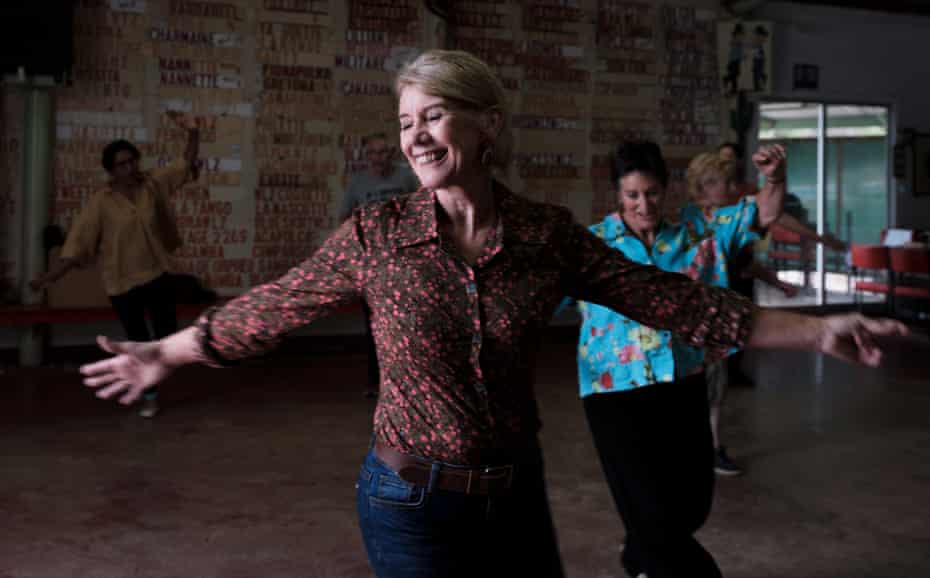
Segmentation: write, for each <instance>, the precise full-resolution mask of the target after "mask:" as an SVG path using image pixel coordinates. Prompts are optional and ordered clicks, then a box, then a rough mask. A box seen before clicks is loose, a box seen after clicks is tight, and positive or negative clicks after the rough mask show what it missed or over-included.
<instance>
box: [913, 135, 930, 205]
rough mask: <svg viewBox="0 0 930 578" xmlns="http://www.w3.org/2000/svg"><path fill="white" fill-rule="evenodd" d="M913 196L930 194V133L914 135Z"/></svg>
mask: <svg viewBox="0 0 930 578" xmlns="http://www.w3.org/2000/svg"><path fill="white" fill-rule="evenodd" d="M913 142H914V189H913V191H914V196H925V195H930V134H920V133H917V134H915V135H914V141H913Z"/></svg>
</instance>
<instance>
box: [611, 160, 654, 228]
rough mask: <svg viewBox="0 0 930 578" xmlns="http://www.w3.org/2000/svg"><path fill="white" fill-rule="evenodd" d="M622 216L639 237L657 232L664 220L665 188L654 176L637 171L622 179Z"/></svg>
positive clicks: (620, 197)
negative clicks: (660, 222)
mask: <svg viewBox="0 0 930 578" xmlns="http://www.w3.org/2000/svg"><path fill="white" fill-rule="evenodd" d="M618 196H619V201H620V216H621V217H623V222H624V223H626V225H627V227H629V228H631V229H633V232H634V233H636V234H637V235H640V236H641V235H642V234H643V233H647V232H652V231H655V229H656V227H658V226H659V221H660V220H661V219H662V203H663V201H664V200H665V187H663V186H662V184H661V183H660V182H659V181H658V180H657V179H656V178H655V177H654V176H652V175H650V174H647V173H641V172H639V171H635V172H632V173H627V174H626V175H624V176H623V177H621V178H620V191H619V193H618Z"/></svg>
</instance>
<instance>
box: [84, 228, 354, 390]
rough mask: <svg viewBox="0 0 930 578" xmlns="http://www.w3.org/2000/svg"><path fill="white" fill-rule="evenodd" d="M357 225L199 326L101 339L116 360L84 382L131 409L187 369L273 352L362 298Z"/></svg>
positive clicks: (89, 370)
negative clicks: (137, 338)
mask: <svg viewBox="0 0 930 578" xmlns="http://www.w3.org/2000/svg"><path fill="white" fill-rule="evenodd" d="M357 225H358V223H357V222H356V221H355V220H349V221H347V222H346V223H344V224H343V225H342V226H341V227H340V228H339V229H338V230H337V231H336V232H335V233H334V234H333V235H332V236H331V237H330V238H329V239H327V240H326V243H324V245H323V246H322V247H321V248H320V249H319V250H318V251H317V252H316V253H315V254H314V255H313V256H312V257H311V258H309V259H307V260H306V261H304V262H303V263H301V264H300V265H299V266H298V267H294V268H293V269H291V270H290V271H289V272H288V273H287V274H286V275H284V276H283V277H281V278H280V279H277V280H275V281H272V282H270V283H266V284H264V285H260V286H258V287H255V288H253V289H251V290H250V291H248V292H247V293H245V294H243V295H240V296H239V297H237V298H236V299H233V300H232V301H230V302H229V303H227V304H226V305H224V306H223V307H220V308H214V309H211V310H209V311H208V312H207V313H205V314H204V315H202V316H201V317H200V319H199V320H198V321H197V322H196V323H195V325H194V327H190V328H188V329H184V330H182V331H179V332H177V333H174V334H173V335H170V336H168V337H166V338H164V339H161V340H158V341H152V342H146V343H134V342H114V341H110V340H109V339H106V338H104V337H100V338H98V339H97V342H98V344H99V345H100V347H101V348H102V349H103V350H104V351H106V352H107V353H112V354H113V355H114V357H111V358H110V359H106V360H104V361H100V362H97V363H92V364H89V365H85V366H82V367H81V373H83V374H84V375H85V380H84V383H85V384H86V385H88V386H90V387H98V388H102V389H100V390H99V392H98V393H97V395H98V396H99V397H103V398H110V397H113V396H116V395H119V396H120V401H121V402H122V403H132V402H133V401H134V400H136V399H137V398H138V397H139V395H140V394H141V393H142V392H143V391H145V390H146V389H148V388H150V387H152V386H154V385H155V384H156V383H158V382H159V381H161V380H163V379H164V378H165V377H167V376H168V375H169V374H170V373H171V372H172V371H174V370H175V369H177V368H178V367H181V366H183V365H189V364H192V363H205V364H208V365H214V366H218V365H222V364H224V363H228V362H234V361H235V360H238V359H242V358H245V357H250V356H257V355H261V354H262V353H265V352H267V351H269V350H271V349H273V348H274V347H275V346H276V345H277V343H278V342H279V341H280V340H281V339H283V337H284V336H285V335H286V334H287V333H289V332H291V331H293V330H294V329H297V328H298V327H301V326H304V325H307V324H309V323H311V322H312V321H313V320H315V319H318V318H320V317H322V316H325V315H326V314H329V313H332V312H334V311H336V310H338V309H339V308H341V307H342V306H343V305H345V304H347V303H349V302H351V301H354V300H357V299H358V298H359V296H360V294H361V278H362V274H363V271H364V270H365V269H364V268H365V259H364V255H363V250H362V247H361V244H360V241H359V237H358V234H357V230H358V229H357Z"/></svg>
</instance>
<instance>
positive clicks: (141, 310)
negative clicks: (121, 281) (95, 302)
mask: <svg viewBox="0 0 930 578" xmlns="http://www.w3.org/2000/svg"><path fill="white" fill-rule="evenodd" d="M110 303H112V304H113V309H115V310H116V315H117V317H119V321H120V323H121V324H122V325H123V331H125V332H126V339H128V340H130V341H149V340H151V334H150V333H149V328H148V324H146V321H145V314H146V312H148V314H149V317H150V318H151V320H152V330H153V333H154V335H155V339H161V338H162V337H167V336H168V335H171V334H172V333H174V332H175V331H177V330H178V316H177V311H176V310H175V299H174V287H173V286H172V284H171V278H170V277H169V276H168V275H167V274H163V275H161V276H160V277H157V278H155V279H153V280H152V281H149V282H148V283H146V284H144V285H139V286H137V287H133V288H132V289H130V290H129V291H127V292H126V293H122V294H120V295H111V296H110ZM157 395H158V388H156V387H153V388H151V389H149V390H147V391H146V392H145V397H146V399H151V398H154V397H156V396H157Z"/></svg>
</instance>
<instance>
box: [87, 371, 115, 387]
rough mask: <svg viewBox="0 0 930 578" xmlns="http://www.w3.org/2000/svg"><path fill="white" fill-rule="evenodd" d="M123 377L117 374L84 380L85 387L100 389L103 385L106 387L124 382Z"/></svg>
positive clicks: (106, 374) (105, 374)
mask: <svg viewBox="0 0 930 578" xmlns="http://www.w3.org/2000/svg"><path fill="white" fill-rule="evenodd" d="M122 379H123V377H122V376H121V375H119V374H117V373H115V372H110V373H104V374H101V375H97V376H94V377H88V378H85V379H84V385H86V386H87V387H100V386H101V385H106V384H108V383H113V382H116V381H120V380H122Z"/></svg>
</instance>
